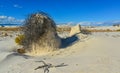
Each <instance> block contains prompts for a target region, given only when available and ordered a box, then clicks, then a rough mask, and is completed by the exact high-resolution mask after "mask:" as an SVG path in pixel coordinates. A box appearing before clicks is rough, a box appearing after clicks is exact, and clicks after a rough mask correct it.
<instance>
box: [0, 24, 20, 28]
mask: <svg viewBox="0 0 120 73" xmlns="http://www.w3.org/2000/svg"><path fill="white" fill-rule="evenodd" d="M0 26H2V27H4V26H22V24H0Z"/></svg>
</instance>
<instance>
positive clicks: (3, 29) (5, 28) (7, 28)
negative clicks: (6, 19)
mask: <svg viewBox="0 0 120 73" xmlns="http://www.w3.org/2000/svg"><path fill="white" fill-rule="evenodd" d="M20 30H21V27H0V31H20Z"/></svg>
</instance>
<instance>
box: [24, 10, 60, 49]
mask: <svg viewBox="0 0 120 73" xmlns="http://www.w3.org/2000/svg"><path fill="white" fill-rule="evenodd" d="M23 32H24V36H25V38H24V41H23V42H24V44H23V46H24V47H25V48H27V49H29V50H33V49H34V50H39V49H40V48H41V47H42V49H44V48H46V47H47V48H48V47H49V48H52V49H53V48H54V49H56V48H59V47H60V44H61V41H60V38H59V37H58V35H57V32H56V25H55V22H54V21H53V20H52V19H51V18H50V17H49V16H48V15H47V14H46V13H43V12H38V13H33V14H31V15H29V16H28V18H27V19H26V20H25V23H24V29H23ZM43 47H44V48H43Z"/></svg>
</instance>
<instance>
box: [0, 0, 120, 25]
mask: <svg viewBox="0 0 120 73" xmlns="http://www.w3.org/2000/svg"><path fill="white" fill-rule="evenodd" d="M36 11H44V12H46V13H48V14H49V15H50V16H51V17H52V18H53V19H54V20H55V22H56V23H82V22H83V23H84V22H99V23H100V22H108V21H120V0H0V23H8V22H9V23H21V22H23V21H24V19H25V18H26V17H27V15H28V14H30V13H33V12H36Z"/></svg>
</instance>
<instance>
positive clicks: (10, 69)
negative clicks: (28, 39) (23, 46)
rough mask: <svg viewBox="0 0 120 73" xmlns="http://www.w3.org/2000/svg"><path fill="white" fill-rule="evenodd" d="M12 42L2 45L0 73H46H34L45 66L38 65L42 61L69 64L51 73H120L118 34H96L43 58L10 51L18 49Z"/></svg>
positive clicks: (3, 41)
mask: <svg viewBox="0 0 120 73" xmlns="http://www.w3.org/2000/svg"><path fill="white" fill-rule="evenodd" d="M79 36H80V35H79V34H78V37H79ZM79 38H80V37H79ZM13 42H14V41H13V40H12V39H10V38H8V39H7V40H6V39H3V40H1V41H0V44H2V45H0V73H43V69H38V70H34V69H35V68H36V67H38V66H40V65H42V63H40V62H35V61H40V60H44V61H45V62H47V63H51V64H53V65H58V64H61V63H65V64H67V66H64V67H56V68H55V67H53V68H50V69H49V70H50V72H49V73H120V54H119V52H120V48H119V47H120V45H119V43H120V33H119V32H109V33H93V34H92V35H89V36H88V37H87V38H86V39H83V40H78V41H77V42H75V43H74V44H73V45H71V46H67V47H66V48H63V49H61V50H59V51H56V52H54V53H51V54H49V55H44V56H40V57H31V56H26V55H20V54H16V53H13V52H10V51H7V50H9V49H10V47H13V46H15V44H14V43H13ZM8 46H10V47H8ZM4 48H5V49H6V50H3V49H4Z"/></svg>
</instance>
